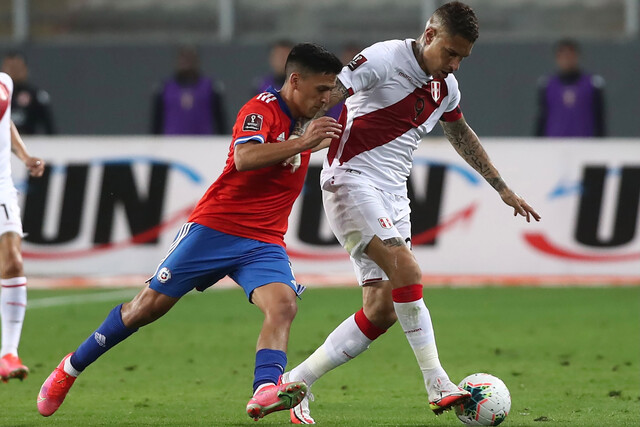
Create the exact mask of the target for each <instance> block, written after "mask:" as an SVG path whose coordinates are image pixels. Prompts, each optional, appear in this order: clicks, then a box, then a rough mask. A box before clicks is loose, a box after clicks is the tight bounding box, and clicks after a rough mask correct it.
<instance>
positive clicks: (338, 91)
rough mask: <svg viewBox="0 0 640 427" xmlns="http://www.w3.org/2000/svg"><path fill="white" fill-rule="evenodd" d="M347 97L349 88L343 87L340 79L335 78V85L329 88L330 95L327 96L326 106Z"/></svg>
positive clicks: (329, 106) (331, 105)
mask: <svg viewBox="0 0 640 427" xmlns="http://www.w3.org/2000/svg"><path fill="white" fill-rule="evenodd" d="M348 97H349V90H348V89H347V88H346V87H344V85H343V84H342V82H341V81H340V79H336V87H334V88H333V89H331V96H330V97H329V104H328V108H331V107H333V106H334V105H336V104H338V103H340V102H342V101H344V100H345V99H347V98H348Z"/></svg>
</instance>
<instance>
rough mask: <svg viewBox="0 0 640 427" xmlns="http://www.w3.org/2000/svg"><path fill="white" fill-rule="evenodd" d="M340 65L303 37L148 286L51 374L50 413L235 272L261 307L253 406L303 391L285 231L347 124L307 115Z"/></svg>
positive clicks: (248, 111)
mask: <svg viewBox="0 0 640 427" xmlns="http://www.w3.org/2000/svg"><path fill="white" fill-rule="evenodd" d="M341 68H342V64H341V63H340V60H339V59H338V58H337V57H336V56H335V55H333V54H332V53H330V52H328V51H327V50H325V49H324V48H322V47H320V46H318V45H315V44H311V43H303V44H299V45H296V46H295V47H294V48H293V50H292V51H291V53H290V54H289V58H288V60H287V65H286V74H287V80H286V82H285V84H284V86H283V88H282V90H281V91H279V92H278V91H276V90H275V89H273V88H270V89H268V90H267V91H266V92H263V93H261V94H259V95H257V96H256V97H254V98H253V99H251V100H250V101H249V102H247V103H246V104H245V105H244V106H243V107H242V109H241V110H240V112H239V113H238V116H237V119H236V123H235V126H234V127H233V138H232V143H231V147H230V150H229V157H228V159H227V163H226V165H225V168H224V170H223V172H222V174H221V175H220V176H219V177H218V179H217V180H216V181H215V182H214V183H213V184H212V185H211V187H209V189H208V190H207V192H206V193H205V195H204V196H203V197H202V199H201V200H200V201H199V202H198V204H197V206H196V207H195V209H194V210H193V212H192V214H191V216H190V217H189V220H188V222H187V223H186V224H184V225H183V226H182V228H181V229H180V231H179V232H178V234H177V236H176V238H175V240H174V242H173V243H172V244H171V246H170V248H169V252H168V254H167V256H166V257H165V258H164V259H163V260H162V261H161V262H160V265H159V266H158V268H157V270H156V272H155V274H154V276H153V277H151V278H150V279H149V280H148V283H149V286H147V287H146V288H144V289H143V290H142V291H140V293H139V294H138V295H137V296H136V297H134V298H133V300H132V301H130V302H128V303H124V304H120V305H118V306H116V307H115V308H114V309H113V310H112V311H111V312H110V313H109V315H108V316H107V318H106V319H105V321H104V322H103V323H102V325H100V327H98V329H97V330H96V331H95V332H94V333H92V334H91V335H90V336H89V337H88V338H87V340H86V341H84V342H83V343H82V344H80V346H79V347H78V348H77V349H76V350H75V351H74V352H72V353H70V354H69V355H67V356H65V357H64V358H63V359H62V361H61V362H60V364H59V365H58V367H57V368H56V369H55V370H54V371H53V372H52V373H51V375H49V377H48V378H47V380H46V381H45V382H44V384H43V385H42V388H41V390H40V393H39V395H38V401H37V403H38V410H39V411H40V413H41V414H42V415H43V416H49V415H52V414H53V413H54V412H55V411H56V410H57V409H58V407H59V406H60V405H61V404H62V402H63V400H64V398H65V396H66V395H67V392H68V391H69V389H70V388H71V385H72V384H73V382H74V381H75V380H76V378H77V377H78V375H79V374H80V373H81V372H82V371H84V369H85V368H86V367H87V366H89V365H90V364H91V363H93V362H94V361H95V360H96V359H97V358H98V357H100V356H101V355H102V354H104V353H105V352H106V351H107V350H109V349H110V348H112V347H113V346H115V345H116V344H118V343H119V342H121V341H123V340H124V339H125V338H127V337H129V336H130V335H131V334H133V333H134V332H135V331H137V330H138V328H140V327H141V326H144V325H147V324H149V323H151V322H153V321H155V320H157V319H158V318H160V317H161V316H162V315H164V314H165V313H166V312H167V311H169V309H171V307H172V306H173V305H174V304H175V303H176V302H178V300H179V299H180V297H182V296H183V295H184V294H186V293H187V292H189V291H190V290H192V289H194V288H195V289H197V290H199V291H202V290H204V289H206V288H208V287H209V286H211V285H213V284H215V283H216V282H217V281H218V280H220V279H222V278H223V277H224V276H229V277H231V278H232V279H233V280H235V281H236V283H238V284H239V285H240V286H241V287H242V288H243V289H244V291H245V293H246V295H247V298H248V299H249V301H250V302H251V303H253V304H255V305H256V306H257V307H258V308H259V309H260V310H261V311H262V312H263V313H264V322H263V324H262V330H261V331H260V335H259V337H258V343H257V352H256V363H255V371H254V372H255V374H254V375H255V376H254V382H253V389H254V395H253V397H252V398H251V400H250V401H249V403H248V404H247V408H246V410H247V413H248V414H249V416H250V417H252V418H254V419H256V420H257V419H259V418H262V417H263V416H265V415H267V414H269V413H271V412H274V411H278V410H283V409H290V408H291V407H292V406H293V405H296V404H298V403H299V402H300V401H301V400H302V399H303V397H304V396H305V393H306V385H305V384H304V383H303V382H300V381H298V382H290V383H281V382H280V381H279V380H280V376H281V375H282V373H283V372H284V367H285V366H286V364H287V355H286V350H287V342H288V340H289V329H290V327H291V322H292V321H293V318H294V317H295V315H296V311H297V305H296V297H297V296H298V295H299V294H300V293H301V292H302V291H303V290H304V287H303V286H300V285H298V284H297V282H296V280H295V277H294V275H293V271H292V269H291V265H290V263H289V258H288V256H287V253H286V251H285V248H284V240H283V239H284V234H285V232H286V230H287V219H288V216H289V213H290V212H291V208H292V206H293V202H294V201H295V199H296V198H297V197H298V195H299V194H300V191H301V190H302V185H303V183H304V178H305V174H306V171H307V168H308V165H309V157H310V152H311V150H313V149H319V148H322V147H326V146H327V145H328V142H329V141H330V139H331V138H337V137H338V136H339V135H340V133H341V125H339V124H338V123H337V122H336V121H335V120H334V119H332V118H330V117H321V118H318V119H317V120H314V121H312V122H310V123H309V119H311V118H313V117H315V116H316V115H320V116H321V115H323V114H324V111H325V110H326V109H325V106H326V104H327V102H328V101H329V97H330V92H331V90H332V89H333V88H334V87H335V85H336V75H337V73H338V72H340V69H341ZM323 141H324V142H323Z"/></svg>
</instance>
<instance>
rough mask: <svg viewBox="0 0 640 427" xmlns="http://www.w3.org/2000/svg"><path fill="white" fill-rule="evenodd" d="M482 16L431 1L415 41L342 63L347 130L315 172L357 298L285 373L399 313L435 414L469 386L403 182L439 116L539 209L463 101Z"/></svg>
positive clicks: (453, 138)
mask: <svg viewBox="0 0 640 427" xmlns="http://www.w3.org/2000/svg"><path fill="white" fill-rule="evenodd" d="M477 38H478V22H477V18H476V16H475V14H474V12H473V10H472V9H471V8H470V7H468V6H467V5H465V4H462V3H459V2H451V3H448V4H445V5H443V6H442V7H440V8H439V9H437V10H436V11H435V12H434V14H433V16H432V17H431V18H430V19H429V21H428V22H427V25H426V28H425V30H424V32H423V33H422V35H421V36H420V37H419V38H418V39H417V40H412V39H407V40H390V41H385V42H381V43H376V44H374V45H373V46H371V47H369V48H366V49H364V50H363V51H362V53H361V54H359V55H356V57H355V58H354V59H353V60H352V61H351V62H350V63H349V64H348V65H347V66H346V67H344V68H343V69H342V71H341V73H340V74H339V75H338V84H337V87H336V90H334V93H333V95H334V96H332V101H331V102H330V105H329V106H331V105H332V104H334V103H337V102H339V101H341V100H344V99H346V104H345V108H344V109H343V112H342V115H341V117H340V123H341V124H343V129H344V131H343V133H342V136H341V138H340V139H339V140H333V141H332V142H331V146H330V148H329V152H328V155H327V158H326V160H325V162H324V167H323V170H322V174H321V185H322V190H323V199H324V207H325V212H326V214H327V218H328V220H329V224H330V226H331V228H332V230H333V232H334V234H335V235H336V237H337V238H338V241H339V242H340V244H342V245H343V246H344V248H345V249H346V250H347V251H348V252H349V254H350V255H351V258H352V261H353V264H354V268H355V272H356V274H357V276H358V281H359V283H360V285H361V286H362V291H363V308H362V309H360V310H359V311H358V312H357V313H355V314H354V315H351V316H350V317H349V318H347V319H346V320H345V321H344V322H342V324H340V325H339V326H338V327H337V328H336V329H335V330H334V331H333V332H331V334H330V335H329V336H328V338H327V339H326V341H325V342H324V344H322V345H321V346H320V347H319V348H318V349H317V350H316V351H315V352H314V353H313V354H312V355H311V356H309V358H307V359H306V360H305V361H304V362H302V363H301V364H300V365H298V366H297V367H295V368H294V369H293V370H291V371H290V372H287V373H285V375H284V377H283V381H305V382H306V383H307V385H309V386H311V385H312V384H313V383H314V382H315V381H316V380H317V379H318V378H319V377H321V376H322V375H324V374H325V373H327V372H328V371H330V370H331V369H333V368H335V367H337V366H339V365H341V364H343V363H345V362H347V361H349V360H351V359H353V358H354V357H356V356H358V355H359V354H360V353H362V352H363V351H365V350H366V349H367V348H368V347H369V345H370V344H371V342H372V341H373V340H375V339H376V338H377V337H378V336H380V335H381V334H383V333H384V332H385V331H386V330H387V329H388V328H389V327H390V326H391V325H393V324H394V323H395V322H396V320H399V322H400V325H401V327H402V329H403V330H404V333H405V335H406V337H407V339H408V341H409V344H410V345H411V347H412V349H413V351H414V353H415V356H416V359H417V361H418V365H419V366H420V369H421V371H422V373H423V376H424V384H425V387H426V390H427V394H428V399H429V404H430V408H431V409H432V410H433V412H434V413H435V414H436V415H438V414H440V413H442V412H443V411H445V410H447V409H450V408H451V407H452V406H454V405H455V404H458V403H461V402H464V401H465V400H466V399H468V398H469V393H468V392H467V391H465V390H462V389H460V388H458V387H457V386H456V385H455V384H454V383H452V382H451V381H450V379H449V376H448V375H447V373H446V372H445V370H444V369H443V367H442V365H441V364H440V360H439V358H438V351H437V348H436V342H435V338H434V333H433V327H432V324H431V318H430V315H429V310H428V309H427V307H426V305H425V303H424V300H423V297H422V284H421V279H422V272H421V270H420V267H419V265H418V264H417V262H416V260H415V258H414V257H413V255H412V254H411V250H410V247H408V245H407V243H405V242H408V241H410V233H411V226H410V220H409V212H410V208H409V199H408V198H407V187H406V182H407V178H408V176H409V173H410V171H411V165H412V159H413V151H414V150H415V149H416V147H417V146H418V142H419V141H420V139H421V138H422V137H424V136H425V135H426V134H427V133H429V131H431V130H432V129H433V127H434V126H435V125H436V123H438V122H440V124H441V126H442V127H443V129H444V133H445V135H446V137H447V139H448V140H449V141H450V142H451V144H452V145H453V146H454V148H455V149H456V151H457V152H458V153H459V154H460V156H462V158H464V159H465V160H466V161H467V162H468V163H469V165H471V166H472V167H473V168H474V169H475V170H476V171H478V173H480V174H481V175H482V176H483V177H484V178H485V179H486V180H487V182H488V183H489V184H490V185H491V186H492V187H493V188H494V189H495V190H496V191H497V192H498V194H499V195H500V197H501V198H502V200H503V201H504V202H505V203H506V204H507V205H509V206H511V207H512V208H513V209H514V215H522V216H524V217H525V218H526V220H527V221H530V218H531V217H533V218H534V219H535V220H540V216H539V215H538V214H537V213H536V212H535V211H534V210H533V209H532V208H531V207H530V206H529V205H528V204H527V203H526V202H525V201H524V200H523V199H522V198H521V197H520V196H518V195H517V194H516V193H514V192H513V191H512V190H511V189H510V188H509V187H508V186H507V185H506V184H505V182H504V181H503V180H502V178H501V177H500V174H499V173H498V171H497V170H496V168H495V167H494V166H493V164H492V163H491V161H490V160H489V157H488V155H487V153H486V152H485V150H484V149H483V147H482V145H481V144H480V141H479V140H478V137H477V136H476V134H475V133H474V131H473V130H472V129H471V128H470V127H469V125H467V123H466V122H465V119H464V117H463V115H462V112H461V110H460V107H459V105H458V104H459V101H460V92H459V90H458V83H457V81H456V79H455V77H454V76H453V74H452V73H453V72H455V71H456V70H458V68H459V67H460V62H461V61H462V59H463V58H466V57H467V56H469V54H470V53H471V49H472V47H473V43H474V42H475V40H476V39H477ZM291 420H292V422H294V423H296V424H314V420H313V418H312V417H311V415H310V413H309V399H308V398H305V399H304V400H303V402H302V404H301V405H299V406H298V407H296V408H294V409H292V410H291Z"/></svg>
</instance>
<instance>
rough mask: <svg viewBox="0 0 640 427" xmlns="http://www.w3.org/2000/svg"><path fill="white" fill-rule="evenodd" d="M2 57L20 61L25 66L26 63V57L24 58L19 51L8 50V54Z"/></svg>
mask: <svg viewBox="0 0 640 427" xmlns="http://www.w3.org/2000/svg"><path fill="white" fill-rule="evenodd" d="M4 57H5V58H10V59H22V61H23V62H24V63H25V64H26V63H27V57H26V56H25V54H24V52H22V51H20V50H10V51H9V52H7V53H5V54H4Z"/></svg>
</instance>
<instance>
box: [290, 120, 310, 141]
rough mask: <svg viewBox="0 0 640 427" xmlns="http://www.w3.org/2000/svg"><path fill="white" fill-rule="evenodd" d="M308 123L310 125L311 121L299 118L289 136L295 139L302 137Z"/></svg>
mask: <svg viewBox="0 0 640 427" xmlns="http://www.w3.org/2000/svg"><path fill="white" fill-rule="evenodd" d="M309 123H311V120H309V119H307V118H306V117H301V118H299V119H298V121H297V122H296V124H295V126H294V127H293V131H292V132H291V136H292V137H296V138H297V137H300V136H302V135H303V134H304V131H305V130H307V127H308V126H309Z"/></svg>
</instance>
